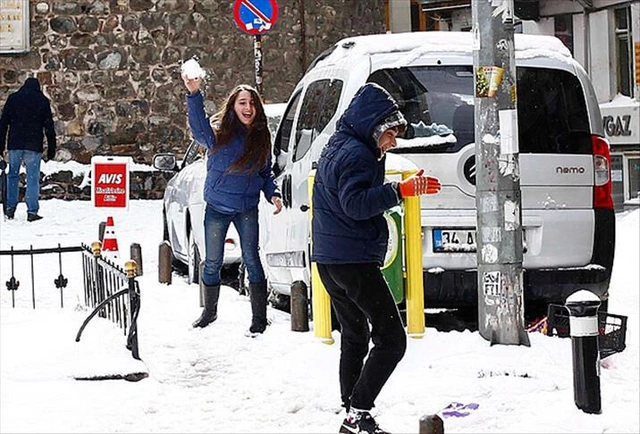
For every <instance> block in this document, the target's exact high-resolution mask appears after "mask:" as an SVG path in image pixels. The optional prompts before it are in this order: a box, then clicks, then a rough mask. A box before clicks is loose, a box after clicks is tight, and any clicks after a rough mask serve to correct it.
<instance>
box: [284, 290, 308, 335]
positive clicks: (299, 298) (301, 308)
mask: <svg viewBox="0 0 640 434" xmlns="http://www.w3.org/2000/svg"><path fill="white" fill-rule="evenodd" d="M289 303H290V307H291V331H294V332H308V331H309V299H308V298H307V285H305V283H304V282H303V281H301V280H297V281H295V282H293V284H291V297H290V300H289Z"/></svg>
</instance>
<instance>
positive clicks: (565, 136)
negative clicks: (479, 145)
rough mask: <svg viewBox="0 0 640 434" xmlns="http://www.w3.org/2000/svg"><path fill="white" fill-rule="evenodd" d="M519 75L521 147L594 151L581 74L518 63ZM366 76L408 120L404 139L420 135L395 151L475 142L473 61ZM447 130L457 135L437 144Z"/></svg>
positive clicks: (451, 149) (445, 149) (454, 148)
mask: <svg viewBox="0 0 640 434" xmlns="http://www.w3.org/2000/svg"><path fill="white" fill-rule="evenodd" d="M516 74H517V79H518V86H517V89H518V133H519V135H518V141H519V148H520V152H521V153H563V154H588V153H591V147H592V145H591V133H590V127H589V117H588V114H587V108H586V103H585V99H584V94H583V91H582V86H581V85H580V81H579V80H578V78H576V76H575V75H573V74H571V73H569V72H566V71H562V70H556V69H548V68H531V67H519V68H517V70H516ZM368 81H371V82H375V83H377V84H379V85H381V86H382V87H384V88H385V89H387V90H388V91H389V93H390V94H391V95H392V96H393V97H394V98H395V100H396V101H397V103H398V106H399V107H400V111H402V113H403V115H404V117H405V118H406V119H407V122H409V124H410V125H409V128H408V129H407V133H406V135H405V138H406V139H408V140H412V139H418V140H415V141H413V140H412V141H413V142H414V144H412V145H411V146H402V147H398V148H396V149H394V150H393V151H396V152H402V153H425V152H427V153H428V152H435V153H455V152H458V151H459V150H460V149H462V148H463V147H465V146H467V145H468V144H469V143H473V142H474V136H475V126H474V90H473V89H474V88H473V67H472V66H467V65H450V66H421V67H408V68H394V69H382V70H378V71H375V72H374V73H373V74H371V76H370V77H369V80H368ZM541 89H544V90H545V91H544V92H542V91H541ZM448 132H452V133H453V136H454V137H453V140H443V141H440V142H437V146H436V145H435V142H434V141H433V140H431V137H432V136H435V135H440V136H444V135H446V134H447V133H448ZM422 137H425V138H428V140H424V139H421V138H422ZM421 142H422V143H424V145H420V144H419V143H421Z"/></svg>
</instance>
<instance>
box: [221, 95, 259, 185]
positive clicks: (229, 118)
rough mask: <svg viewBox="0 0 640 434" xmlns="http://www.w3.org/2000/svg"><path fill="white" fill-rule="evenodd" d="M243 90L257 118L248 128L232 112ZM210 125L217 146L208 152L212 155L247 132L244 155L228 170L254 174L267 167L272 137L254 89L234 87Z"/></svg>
mask: <svg viewBox="0 0 640 434" xmlns="http://www.w3.org/2000/svg"><path fill="white" fill-rule="evenodd" d="M243 90H246V91H247V92H249V93H250V94H251V98H252V99H253V104H254V107H255V109H256V116H255V118H254V119H253V122H252V123H251V125H249V126H248V127H245V125H244V124H243V123H242V122H240V119H238V116H236V112H235V110H234V109H233V107H234V105H235V103H236V100H237V99H238V95H239V94H240V92H242V91H243ZM213 121H214V125H215V127H214V132H215V135H216V142H217V146H216V147H215V148H213V149H212V150H211V154H213V153H214V152H216V151H217V150H218V149H219V148H221V147H223V146H226V145H228V144H229V143H230V142H231V140H232V139H233V138H234V136H236V135H237V134H238V133H239V132H240V131H242V129H244V128H247V129H248V135H247V140H246V141H245V145H244V153H243V154H242V156H241V157H240V158H239V159H238V160H237V161H235V162H234V163H233V164H232V165H231V167H230V170H232V171H239V172H249V173H251V172H257V171H258V170H260V169H262V168H263V167H264V166H265V165H266V164H267V162H268V161H269V155H270V153H271V134H270V133H269V127H268V124H267V115H266V114H265V113H264V107H263V106H262V100H261V99H260V95H259V94H258V92H257V91H256V90H255V89H254V88H253V87H251V86H249V85H246V84H240V85H238V86H236V87H235V88H234V89H233V90H232V91H231V93H230V94H229V96H228V97H227V100H226V102H225V104H224V107H223V108H222V109H221V110H220V111H218V112H217V113H216V114H215V115H214V116H213Z"/></svg>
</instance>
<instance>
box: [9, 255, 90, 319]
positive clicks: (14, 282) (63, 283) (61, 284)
mask: <svg viewBox="0 0 640 434" xmlns="http://www.w3.org/2000/svg"><path fill="white" fill-rule="evenodd" d="M82 249H83V247H81V246H73V247H60V244H58V247H53V248H45V249H34V248H33V246H30V247H29V249H28V250H27V249H23V250H14V248H13V246H11V249H10V250H0V256H9V257H10V262H11V277H10V278H9V280H7V281H6V282H5V285H6V287H7V290H8V291H10V292H11V306H12V307H16V298H15V292H16V291H17V290H18V288H19V287H20V281H19V280H18V279H16V270H15V258H16V256H29V258H30V267H29V269H28V270H27V272H30V274H31V305H32V306H33V308H34V309H35V308H36V287H35V267H34V264H33V257H34V255H43V254H57V255H58V270H59V274H58V277H57V278H56V279H54V281H53V283H54V284H55V285H56V288H58V289H59V290H60V307H64V289H65V288H66V287H67V284H68V282H69V279H67V278H66V277H65V276H64V274H62V273H63V272H62V254H63V253H70V252H80V251H82ZM20 271H25V270H24V269H22V270H20Z"/></svg>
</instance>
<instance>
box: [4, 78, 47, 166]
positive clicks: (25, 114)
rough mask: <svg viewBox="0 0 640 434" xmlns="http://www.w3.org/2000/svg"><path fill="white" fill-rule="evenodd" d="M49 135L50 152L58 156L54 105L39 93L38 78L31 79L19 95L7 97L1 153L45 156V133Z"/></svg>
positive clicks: (18, 92)
mask: <svg viewBox="0 0 640 434" xmlns="http://www.w3.org/2000/svg"><path fill="white" fill-rule="evenodd" d="M7 131H8V132H9V134H8V136H9V140H8V141H7ZM43 132H44V133H46V135H47V147H48V148H47V151H48V153H49V155H52V154H54V153H55V149H56V132H55V129H54V127H53V117H52V115H51V104H50V102H49V98H47V97H46V96H45V95H44V94H43V93H42V91H41V90H40V82H39V81H38V79H37V78H34V77H29V78H27V79H26V80H25V82H24V84H23V85H22V87H21V88H20V90H18V91H17V92H14V93H12V94H11V95H9V98H7V102H6V103H5V105H4V108H3V110H2V115H1V116H0V154H2V152H3V151H4V149H5V143H7V145H8V146H7V149H8V150H9V151H11V150H16V149H25V150H27V151H34V152H39V153H42V149H43V146H42V143H43V141H44V133H43Z"/></svg>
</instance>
